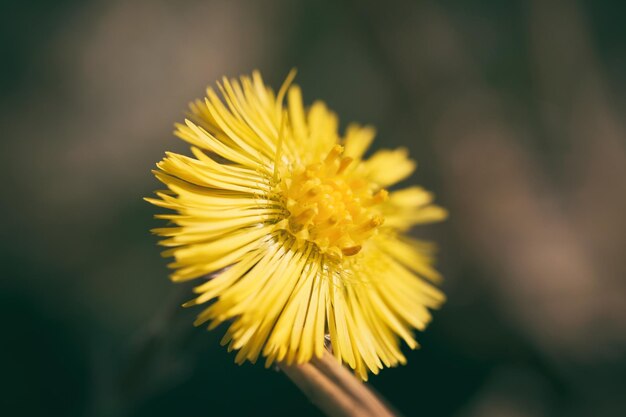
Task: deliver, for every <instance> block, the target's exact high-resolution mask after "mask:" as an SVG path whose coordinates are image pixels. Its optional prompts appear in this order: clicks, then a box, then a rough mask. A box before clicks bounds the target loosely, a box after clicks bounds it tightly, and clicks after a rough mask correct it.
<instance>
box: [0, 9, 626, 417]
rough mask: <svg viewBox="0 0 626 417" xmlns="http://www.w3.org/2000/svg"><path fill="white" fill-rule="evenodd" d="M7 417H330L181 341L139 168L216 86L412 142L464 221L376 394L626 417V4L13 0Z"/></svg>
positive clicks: (455, 412)
mask: <svg viewBox="0 0 626 417" xmlns="http://www.w3.org/2000/svg"><path fill="white" fill-rule="evenodd" d="M1 4H2V5H1V6H0V7H1V8H2V9H1V10H0V22H1V25H0V48H1V58H0V128H1V130H0V132H1V133H0V134H1V137H0V139H1V140H0V144H1V148H0V155H2V164H1V167H2V168H1V169H2V178H3V195H2V198H1V200H0V201H1V203H0V215H1V216H2V219H3V221H2V229H1V230H2V239H1V240H0V257H1V261H2V264H1V265H2V280H1V281H0V309H1V317H2V318H3V322H4V325H3V327H4V329H3V331H2V337H1V339H0V340H1V341H0V364H1V365H0V366H1V367H0V370H1V375H2V385H3V386H2V389H1V390H0V401H1V404H0V410H2V411H1V413H2V415H7V416H18V415H24V416H39V415H41V416H96V417H99V416H152V417H154V416H180V415H193V416H239V415H242V416H244V415H249V416H296V415H297V416H305V415H311V416H316V415H320V414H319V412H318V411H317V410H316V409H315V408H314V407H313V406H312V405H310V404H309V403H308V401H307V400H306V399H305V398H304V396H303V395H302V394H301V393H300V392H299V391H298V390H297V389H295V388H294V387H293V386H292V385H291V383H290V382H289V381H288V380H287V379H286V378H285V377H284V376H283V375H281V374H280V373H278V372H276V371H273V370H265V369H264V368H263V367H262V366H261V365H257V366H253V365H250V364H246V365H244V366H241V367H238V366H236V365H235V364H234V363H233V359H234V358H233V356H234V355H231V354H228V353H227V352H226V351H225V349H223V348H221V347H220V346H219V343H218V342H219V339H220V338H221V333H222V332H221V331H216V332H206V331H204V330H203V329H194V328H193V327H192V326H191V322H192V317H193V316H194V314H196V313H197V310H193V309H189V310H183V309H181V308H179V307H178V306H179V305H180V304H181V303H182V302H183V301H186V300H187V299H188V298H189V296H190V287H189V286H185V285H173V284H171V283H170V282H169V281H168V279H167V270H166V268H165V264H166V263H167V261H166V260H163V259H161V257H160V256H159V249H158V248H157V247H156V246H155V243H156V239H155V238H154V237H153V236H151V235H150V234H149V232H148V230H149V229H150V228H152V227H155V226H157V225H158V221H156V220H153V219H152V215H153V214H155V213H156V210H155V209H154V208H153V207H151V206H149V205H148V204H147V203H145V202H144V201H142V197H144V196H148V195H150V194H151V193H152V191H153V190H154V189H156V188H159V185H158V184H157V182H156V181H155V180H154V179H153V178H152V175H151V174H150V169H151V168H152V167H153V166H154V163H155V162H157V161H158V160H159V159H160V158H161V157H162V156H163V153H164V152H165V151H166V150H173V151H180V152H184V151H185V148H186V146H185V145H184V144H183V143H182V142H181V141H179V140H177V139H175V138H174V137H173V135H172V134H171V131H172V125H173V123H174V122H176V121H179V120H181V119H182V118H183V117H184V111H185V108H186V105H187V102H188V101H190V100H191V99H193V98H196V97H200V96H202V95H203V93H204V88H205V87H206V86H207V85H209V84H213V83H214V81H215V80H217V79H218V78H219V77H221V76H222V75H228V76H238V75H240V74H245V73H249V72H250V71H251V70H252V69H254V68H258V69H260V70H261V71H262V73H263V74H264V76H265V79H266V80H267V81H268V82H269V83H270V84H272V85H274V86H275V87H278V86H279V85H280V83H281V82H282V80H283V78H284V77H285V75H286V74H287V72H288V71H289V69H291V68H292V67H297V68H298V70H299V73H298V77H297V79H296V82H297V83H299V84H300V85H301V86H302V87H303V91H304V96H305V101H306V102H308V103H311V102H312V101H313V100H314V99H318V98H321V99H323V100H325V101H326V102H327V103H328V104H329V106H330V107H331V108H333V109H334V110H336V111H337V112H338V114H339V115H340V117H341V120H342V122H343V124H344V126H345V125H346V124H347V123H348V122H350V121H358V122H362V123H372V124H374V125H376V126H377V128H378V138H377V142H376V146H377V147H397V146H406V147H408V148H410V150H411V154H412V156H413V157H414V158H416V159H417V160H418V162H419V164H420V165H419V169H418V171H417V172H416V173H415V174H414V176H413V178H412V179H411V181H412V182H415V183H419V184H423V185H424V186H426V187H428V188H430V189H433V190H434V191H435V192H436V193H437V196H438V201H439V202H440V203H441V204H443V205H444V206H446V207H448V208H449V209H450V211H451V217H450V219H449V220H448V221H447V222H446V223H445V224H440V225H434V226H429V227H426V228H422V229H419V230H416V232H415V234H416V236H420V237H425V238H428V239H433V240H435V241H437V242H438V243H439V245H440V248H441V250H440V261H439V265H440V269H441V270H442V271H443V273H444V275H445V277H446V281H445V284H444V288H445V291H446V293H447V294H448V297H449V301H448V303H447V304H446V305H445V307H444V308H443V310H441V311H439V312H436V313H435V319H434V321H433V324H432V325H431V327H430V328H429V329H428V330H427V331H426V332H425V333H423V334H421V335H420V337H419V340H420V342H421V343H422V346H423V347H422V349H421V350H419V351H415V352H410V353H409V354H408V356H409V364H408V365H407V366H405V367H401V368H397V369H391V370H386V371H384V372H382V374H381V375H380V376H377V377H373V378H372V381H371V384H372V385H373V386H374V387H375V388H376V389H377V390H378V391H380V392H381V393H382V394H383V395H384V396H385V397H387V398H388V400H389V401H390V402H391V403H392V404H394V405H395V406H396V407H397V409H398V410H400V411H401V412H402V413H403V414H404V415H405V416H407V417H408V416H457V417H474V416H476V417H478V416H480V417H491V416H494V417H496V416H498V417H500V416H505V417H506V416H513V417H525V416H624V415H626V395H625V394H626V355H625V349H624V348H625V346H626V280H625V279H624V278H625V276H626V258H625V257H624V252H625V249H626V140H625V139H626V134H625V126H624V115H625V114H626V112H625V109H626V94H625V93H626V24H624V21H625V18H626V8H625V6H624V4H625V3H624V2H619V1H613V2H609V1H590V0H588V1H576V0H571V1H567V0H533V1H495V0H485V1H461V0H442V1H434V0H430V1H417V2H409V1H399V0H388V1H385V2H376V1H347V0H342V1H330V0H321V1H306V0H303V1H289V0H269V1H264V2H261V1H246V0H232V1H227V0H218V1H199V0H192V1H176V2H174V1H171V2H168V1H164V0H156V1H147V0H139V1H123V0H110V1H104V0H91V1H79V0H60V1H42V0H39V1H6V0H5V1H2V3H1Z"/></svg>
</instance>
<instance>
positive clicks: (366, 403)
mask: <svg viewBox="0 0 626 417" xmlns="http://www.w3.org/2000/svg"><path fill="white" fill-rule="evenodd" d="M279 367H280V369H281V370H282V371H283V372H284V373H285V375H287V377H288V378H289V379H291V381H292V382H293V383H294V384H296V385H297V386H298V388H300V390H302V392H303V393H304V394H305V395H306V396H307V397H308V398H309V400H311V402H312V403H313V404H315V405H316V406H317V407H318V408H319V409H320V410H322V411H323V412H324V413H325V414H326V415H327V416H329V417H395V416H397V414H395V413H393V412H392V411H391V410H390V408H389V407H388V406H387V405H386V404H385V403H384V402H383V400H382V399H381V398H380V397H379V396H378V395H376V394H375V393H374V392H373V391H371V390H370V389H369V388H368V387H367V385H365V384H364V383H362V382H361V381H359V380H358V379H357V378H356V377H355V376H354V375H353V374H352V373H350V372H349V371H348V370H347V369H346V368H344V367H343V366H342V365H341V364H340V363H339V362H338V361H337V360H336V359H335V358H334V357H333V356H332V355H331V354H330V353H328V352H324V355H323V356H322V357H321V358H316V359H313V360H312V361H311V362H309V363H304V364H293V365H287V364H285V363H280V364H279Z"/></svg>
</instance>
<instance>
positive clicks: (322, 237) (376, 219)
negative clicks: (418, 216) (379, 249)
mask: <svg viewBox="0 0 626 417" xmlns="http://www.w3.org/2000/svg"><path fill="white" fill-rule="evenodd" d="M351 163H352V158H350V157H346V156H343V147H342V146H340V145H335V146H334V147H333V148H332V149H331V151H330V152H329V153H328V155H327V156H326V158H325V159H324V161H323V162H318V163H313V164H309V165H307V166H305V167H300V168H297V169H295V170H294V172H293V174H292V176H291V178H290V179H289V180H287V181H286V182H285V189H284V190H283V191H284V196H285V197H286V204H287V210H289V217H288V218H287V221H286V224H285V226H284V227H285V229H287V230H288V231H289V232H291V233H292V234H293V235H294V236H295V237H296V238H297V239H299V240H306V241H309V242H313V243H315V244H316V245H317V247H318V248H319V249H320V251H321V252H323V253H330V254H335V255H336V256H339V257H342V256H353V255H356V254H357V253H359V251H360V250H361V247H362V245H363V242H364V241H365V240H367V239H368V238H369V237H370V236H372V235H373V234H374V233H376V231H377V229H378V227H379V226H380V225H382V224H383V221H384V218H383V217H382V216H381V215H380V214H379V213H378V212H377V211H376V210H373V209H372V208H373V207H374V206H375V205H377V204H379V203H382V202H383V201H385V200H386V199H387V196H388V192H387V191H386V190H384V189H380V190H378V191H377V192H374V191H375V185H374V184H372V183H371V182H369V181H367V180H365V179H364V178H358V177H355V176H354V175H350V172H348V171H347V168H348V166H349V165H350V164H351Z"/></svg>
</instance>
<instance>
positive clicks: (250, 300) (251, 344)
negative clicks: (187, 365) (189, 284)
mask: <svg viewBox="0 0 626 417" xmlns="http://www.w3.org/2000/svg"><path fill="white" fill-rule="evenodd" d="M293 74H294V73H293V72H292V73H291V74H290V75H289V77H288V78H287V80H286V81H285V83H284V84H283V86H282V87H281V89H280V90H279V91H278V93H277V94H274V92H273V91H272V89H270V88H269V87H267V86H266V85H265V84H264V83H263V81H262V79H261V76H260V75H259V73H258V72H254V73H253V75H252V77H251V78H250V77H241V79H240V80H239V81H237V80H228V79H226V78H224V79H223V81H222V83H221V84H219V91H220V92H221V95H222V99H220V97H219V96H218V94H217V93H216V92H215V91H214V90H213V89H211V88H209V89H208V90H207V97H206V98H205V100H203V101H200V100H198V101H195V102H194V103H192V104H191V105H190V110H191V111H190V115H189V119H188V120H186V121H185V124H178V125H176V135H177V136H178V137H180V138H181V139H183V140H185V141H187V142H189V143H190V144H191V145H192V147H191V152H192V154H193V157H189V156H183V155H178V154H174V153H168V154H167V155H166V157H165V158H164V159H163V160H162V161H161V162H159V163H158V164H157V166H158V170H155V171H154V173H155V175H156V177H157V178H158V179H159V180H160V181H162V182H163V183H164V184H165V185H166V186H167V188H168V190H166V191H161V192H157V196H158V198H157V199H148V201H150V202H151V203H153V204H155V205H157V206H159V207H163V208H166V209H170V210H173V213H170V214H163V215H158V216H157V217H158V218H161V219H167V220H169V221H170V222H171V223H172V224H173V225H172V226H171V227H166V228H160V229H155V230H154V231H155V232H156V233H157V234H159V235H161V236H164V237H166V239H165V240H163V241H161V242H160V243H161V244H162V245H163V246H166V247H169V248H170V249H168V250H166V251H165V252H164V256H173V257H174V262H173V263H172V264H170V266H171V267H172V268H174V269H175V271H174V272H173V273H172V275H171V278H172V280H174V281H186V280H191V279H196V278H201V277H210V278H209V279H208V280H205V281H204V282H203V283H201V284H200V285H199V286H197V287H196V288H195V292H196V293H197V294H198V296H197V298H195V299H194V300H192V301H190V302H188V303H186V304H185V305H188V306H190V305H197V304H204V303H207V307H206V308H205V309H204V311H202V312H201V313H200V314H199V316H198V318H197V320H196V322H195V324H196V325H200V324H203V323H206V322H208V323H209V328H210V329H211V328H214V327H216V326H218V325H219V324H221V323H228V326H229V327H228V330H227V331H226V335H225V336H224V339H223V343H224V344H228V347H229V350H238V353H237V355H236V361H237V362H238V363H241V362H243V361H245V360H250V361H252V362H254V361H256V360H257V359H258V357H259V356H263V357H265V358H266V365H268V366H269V365H270V364H271V363H272V362H274V361H285V362H287V363H292V362H298V363H302V362H307V361H309V360H311V359H312V358H313V357H314V356H317V357H319V356H321V355H322V353H323V352H324V349H325V348H326V347H325V343H326V341H327V340H328V341H329V344H330V347H331V349H332V352H333V354H334V355H335V356H336V357H337V358H338V359H339V360H341V361H342V362H344V363H346V364H348V365H349V366H350V367H351V368H353V369H354V370H355V371H356V372H357V373H358V374H359V375H360V376H361V377H362V378H363V379H367V374H368V370H369V371H371V372H373V373H375V374H376V373H378V371H379V369H382V368H383V367H384V366H395V365H397V364H399V363H405V361H406V360H405V357H404V355H403V354H402V352H401V349H400V340H404V342H405V343H406V344H407V345H408V346H409V347H411V348H415V347H417V346H418V344H417V342H416V341H415V339H414V336H413V330H414V329H418V330H423V329H424V328H425V327H426V325H427V323H428V322H429V321H430V319H431V315H430V313H429V309H432V308H437V307H438V306H439V305H440V304H441V303H442V302H443V300H444V296H443V294H442V293H441V292H440V291H439V290H438V289H437V288H436V287H435V286H434V285H433V282H437V281H438V280H439V279H440V277H439V274H438V273H437V272H436V271H435V270H434V269H433V267H432V251H433V247H432V246H431V245H430V244H428V243H425V242H420V241H416V240H414V239H411V238H409V237H407V236H406V235H404V233H405V232H407V231H408V230H409V229H410V228H411V227H412V226H414V225H417V224H422V223H428V222H433V221H438V220H442V219H444V218H445V216H446V212H445V210H444V209H442V208H441V207H438V206H436V205H433V204H432V200H433V196H432V194H431V193H429V192H427V191H425V190H424V189H422V188H420V187H409V188H405V189H401V190H397V191H388V189H387V187H390V186H392V185H394V184H396V183H397V182H399V181H401V180H403V179H405V178H407V177H408V176H409V175H410V174H411V173H412V172H413V170H414V169H415V163H414V162H413V161H412V160H410V159H408V156H407V152H406V150H404V149H398V150H393V151H392V150H381V151H378V152H376V153H374V154H373V155H372V157H370V158H369V159H365V158H364V154H365V152H366V150H367V149H368V147H369V146H370V143H371V142H372V140H373V138H374V133H375V132H374V129H373V128H371V127H364V126H359V125H356V124H352V125H350V126H348V127H347V129H346V131H345V133H344V134H343V135H342V136H341V135H340V134H339V131H338V120H337V116H336V115H335V114H334V113H332V112H331V111H330V110H328V108H327V107H326V106H325V104H324V103H322V102H319V101H318V102H315V103H313V105H312V106H311V107H310V108H305V107H304V106H303V103H302V97H301V92H300V88H299V87H298V86H296V85H291V81H292V79H293ZM285 99H286V103H284V102H285Z"/></svg>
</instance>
